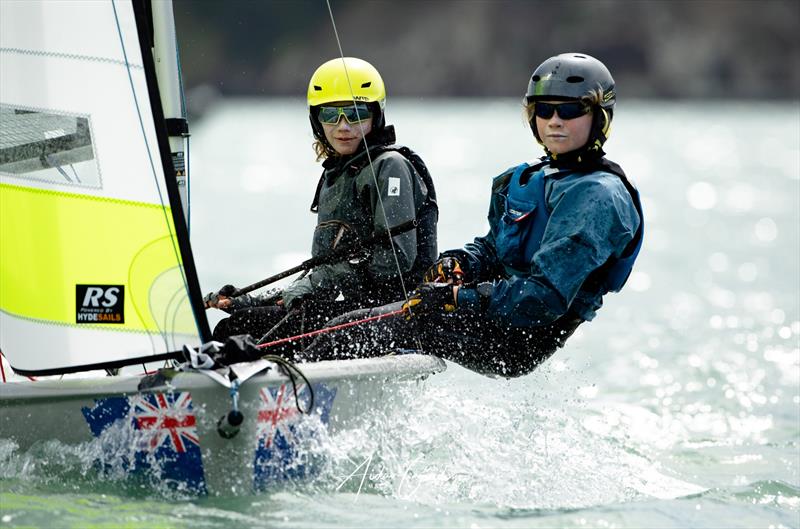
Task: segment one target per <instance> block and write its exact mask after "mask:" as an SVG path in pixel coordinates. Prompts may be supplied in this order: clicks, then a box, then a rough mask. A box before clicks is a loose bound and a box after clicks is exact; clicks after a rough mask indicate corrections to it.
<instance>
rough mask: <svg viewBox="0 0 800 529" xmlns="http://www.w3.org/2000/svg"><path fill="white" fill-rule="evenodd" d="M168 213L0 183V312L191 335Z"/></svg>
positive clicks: (68, 322)
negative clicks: (0, 310)
mask: <svg viewBox="0 0 800 529" xmlns="http://www.w3.org/2000/svg"><path fill="white" fill-rule="evenodd" d="M173 237H174V227H173V224H172V212H171V211H170V210H169V208H165V207H162V206H159V205H153V204H146V203H140V202H133V201H125V200H116V199H108V198H103V197H94V196H90V195H81V194H73V193H65V192H58V191H51V190H45V189H35V188H30V187H24V186H16V185H8V184H0V309H2V310H3V311H4V312H6V313H8V314H10V315H14V316H18V317H22V318H27V319H34V320H39V321H43V322H50V323H56V324H60V325H71V326H73V325H74V326H81V327H95V328H98V329H105V330H111V331H127V332H131V331H133V332H147V333H161V334H163V333H169V334H172V333H180V334H196V333H197V326H196V323H195V321H194V317H193V315H192V311H191V308H190V306H189V303H188V297H187V289H186V283H185V280H184V274H183V270H182V265H181V260H180V253H179V252H178V251H177V249H176V247H175V245H174V244H173V242H174V241H173Z"/></svg>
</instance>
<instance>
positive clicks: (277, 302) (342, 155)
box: [207, 57, 439, 341]
mask: <svg viewBox="0 0 800 529" xmlns="http://www.w3.org/2000/svg"><path fill="white" fill-rule="evenodd" d="M385 102H386V89H385V87H384V83H383V79H382V78H381V76H380V74H379V73H378V71H377V70H376V69H375V68H374V67H373V66H372V65H371V64H369V63H368V62H366V61H363V60H361V59H356V58H351V57H348V58H337V59H333V60H330V61H328V62H326V63H324V64H323V65H321V66H320V67H319V68H317V70H316V71H315V72H314V75H312V76H311V80H310V81H309V84H308V109H309V119H310V121H311V128H312V130H313V132H314V137H315V138H316V141H315V142H314V150H315V152H316V154H317V159H318V160H323V163H322V166H323V168H324V170H323V173H322V176H321V178H320V180H319V183H318V185H317V191H316V195H315V196H314V200H313V203H312V205H311V211H312V212H314V213H316V214H317V227H316V230H315V231H314V238H313V242H312V250H311V253H312V256H313V257H319V256H324V255H325V254H326V253H328V252H330V251H331V250H334V249H342V248H344V247H354V246H357V247H359V251H358V252H357V254H354V255H350V256H349V257H345V258H343V259H341V260H340V261H339V262H333V263H328V264H323V265H320V266H317V267H315V268H314V269H313V270H311V271H310V273H308V274H307V275H304V276H302V277H301V278H299V279H297V280H296V281H295V282H294V283H292V284H291V285H289V286H288V287H286V288H285V289H283V291H282V292H280V293H278V294H277V295H274V294H272V295H269V294H267V295H261V296H251V295H243V296H238V297H235V298H229V297H226V296H224V295H220V296H217V297H212V299H210V300H209V301H208V302H207V306H208V307H216V308H219V309H222V310H225V311H227V312H229V313H230V314H231V316H230V317H229V318H226V319H224V320H222V321H220V322H219V324H218V325H217V327H216V329H215V330H214V339H215V340H219V341H224V339H225V338H227V337H228V336H231V335H236V334H251V335H252V336H253V337H254V338H255V339H256V340H259V339H260V338H261V337H262V336H264V335H265V334H267V333H268V332H269V331H270V330H272V329H274V332H273V334H271V335H270V339H275V338H280V337H284V336H290V335H295V334H298V333H301V332H303V331H306V330H314V329H317V328H319V327H320V326H322V325H323V324H324V323H325V321H327V320H328V319H330V318H332V317H334V316H337V315H339V314H342V313H344V312H347V311H351V310H354V309H357V308H363V307H370V306H375V305H381V304H385V303H389V302H391V301H394V300H397V299H399V298H402V297H403V287H402V285H403V283H401V276H402V280H403V281H405V284H406V285H410V287H413V286H414V285H416V284H418V283H419V281H420V280H421V278H422V275H423V273H424V272H425V271H426V270H427V269H428V268H429V267H430V266H431V264H432V263H433V262H434V261H435V260H436V256H437V253H438V250H437V243H436V223H437V221H438V215H439V212H438V207H437V205H436V193H435V191H434V187H433V182H432V180H431V177H430V174H429V173H428V170H427V168H426V166H425V163H424V162H423V161H422V159H421V158H420V157H419V156H417V155H416V154H415V153H414V152H413V151H412V150H411V149H409V148H408V147H403V146H399V145H396V144H395V133H394V127H393V126H392V125H386V118H385V115H384V108H385ZM398 227H401V228H402V227H405V228H404V229H401V230H400V232H399V233H397V234H396V235H394V236H393V237H392V244H391V245H390V244H389V230H391V229H393V228H395V232H396V231H398V230H396V228H398ZM381 235H386V236H385V237H381ZM376 239H379V240H380V242H379V243H377V244H368V241H369V240H372V241H374V240H376ZM287 316H288V317H287ZM279 323H280V325H278V324H279ZM276 325H278V327H277V328H276Z"/></svg>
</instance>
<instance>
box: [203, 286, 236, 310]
mask: <svg viewBox="0 0 800 529" xmlns="http://www.w3.org/2000/svg"><path fill="white" fill-rule="evenodd" d="M234 292H236V287H234V286H233V285H225V286H224V287H222V288H221V289H219V291H218V292H209V293H208V294H206V296H205V297H204V298H203V302H204V303H205V307H206V308H207V309H220V310H224V311H226V312H228V311H229V309H230V308H231V304H232V303H233V298H231V297H230V295H231V294H233V293H234Z"/></svg>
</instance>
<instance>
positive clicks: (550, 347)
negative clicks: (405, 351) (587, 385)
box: [420, 310, 583, 378]
mask: <svg viewBox="0 0 800 529" xmlns="http://www.w3.org/2000/svg"><path fill="white" fill-rule="evenodd" d="M582 322H583V320H581V319H580V318H576V317H573V316H565V317H562V318H560V319H559V320H557V321H555V322H553V323H552V324H550V325H544V326H541V327H528V328H520V327H511V326H507V325H502V324H500V323H498V322H495V321H493V320H490V319H488V318H485V317H484V316H482V315H481V314H479V313H475V312H471V311H468V310H460V311H457V312H454V313H449V314H438V315H433V316H432V317H430V318H428V319H427V320H426V321H425V323H424V326H423V327H422V329H421V332H420V334H421V337H422V338H421V339H422V343H423V344H424V346H425V347H426V349H427V352H429V353H430V354H434V355H436V356H439V357H441V358H445V359H447V360H451V361H453V362H456V363H457V364H460V365H462V366H464V367H466V368H467V369H471V370H472V371H476V372H478V373H482V374H484V375H488V376H500V377H506V378H512V377H518V376H522V375H525V374H528V373H530V372H531V371H533V370H534V369H536V367H537V366H539V365H540V364H541V363H542V362H544V361H545V360H546V359H547V358H549V357H550V356H551V355H552V354H553V353H554V352H555V351H556V350H558V349H559V348H560V347H563V346H564V343H565V342H566V340H567V338H569V336H570V335H572V333H573V332H575V329H576V328H577V327H578V325H580V324H581V323H582Z"/></svg>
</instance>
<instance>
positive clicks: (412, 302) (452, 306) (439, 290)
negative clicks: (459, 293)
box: [403, 283, 458, 318]
mask: <svg viewBox="0 0 800 529" xmlns="http://www.w3.org/2000/svg"><path fill="white" fill-rule="evenodd" d="M455 288H456V285H452V284H445V283H423V284H422V285H420V286H419V287H417V289H416V290H414V291H413V292H412V293H411V294H410V295H409V297H408V301H407V302H406V303H404V304H403V312H404V313H406V314H407V316H406V317H407V318H411V316H413V315H414V314H426V313H431V312H437V311H439V312H454V311H455V310H456V308H458V303H457V302H456V297H455V294H454V291H455Z"/></svg>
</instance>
